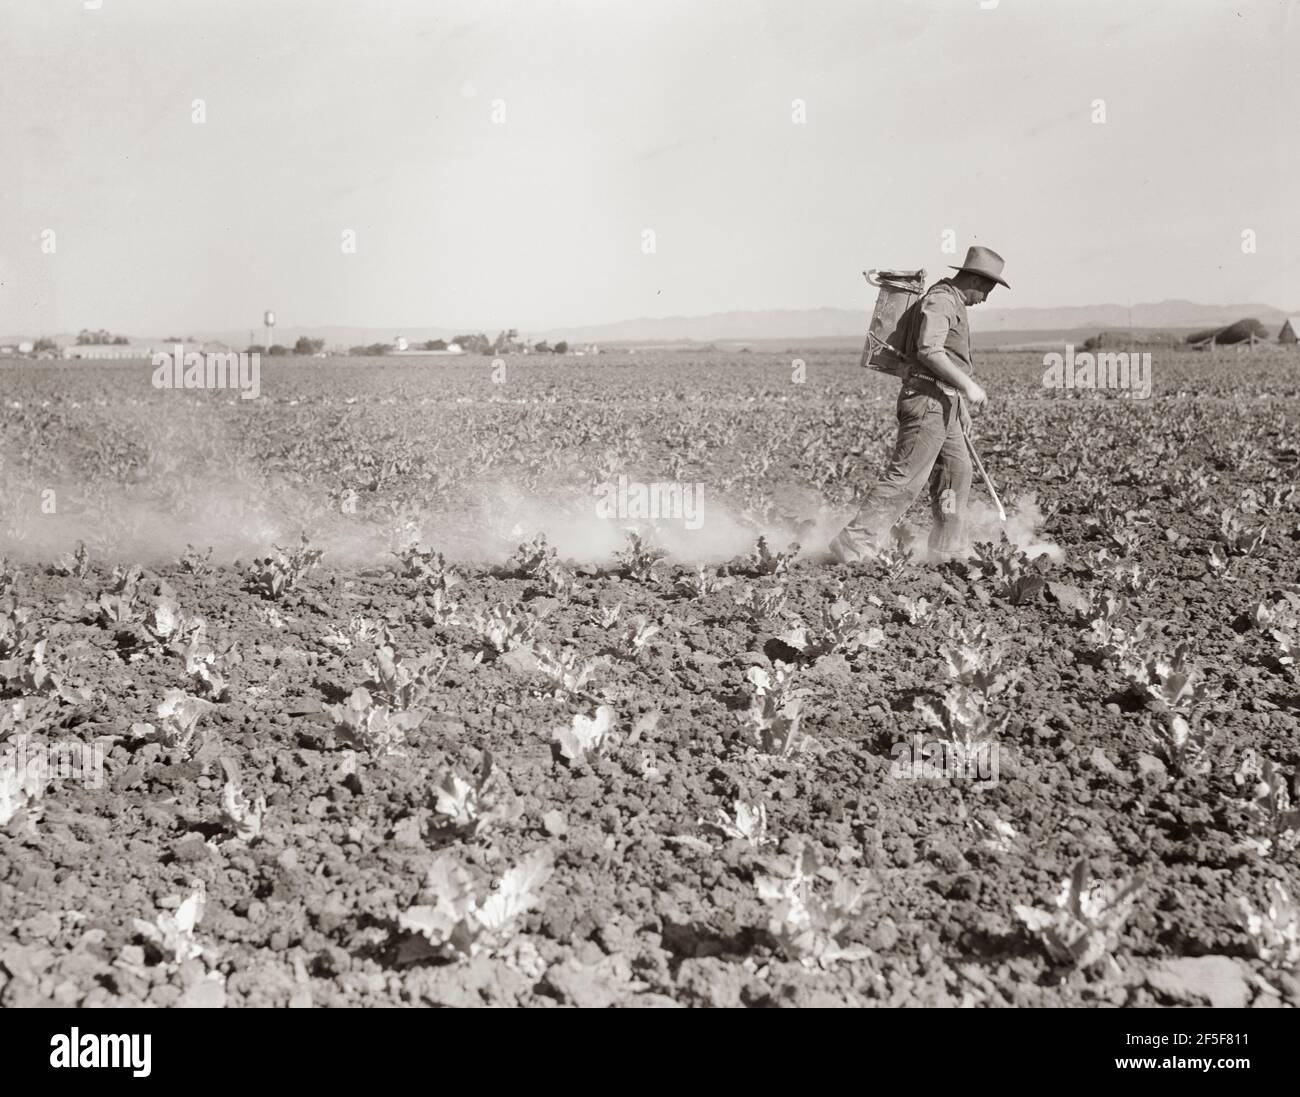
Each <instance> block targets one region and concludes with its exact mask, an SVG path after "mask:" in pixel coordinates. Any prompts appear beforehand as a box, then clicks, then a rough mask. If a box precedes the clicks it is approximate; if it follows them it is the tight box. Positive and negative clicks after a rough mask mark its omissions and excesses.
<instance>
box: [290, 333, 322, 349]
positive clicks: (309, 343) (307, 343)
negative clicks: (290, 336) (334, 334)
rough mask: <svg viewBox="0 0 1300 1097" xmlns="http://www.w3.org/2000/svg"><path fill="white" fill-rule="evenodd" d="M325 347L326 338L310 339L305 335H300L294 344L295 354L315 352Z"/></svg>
mask: <svg viewBox="0 0 1300 1097" xmlns="http://www.w3.org/2000/svg"><path fill="white" fill-rule="evenodd" d="M324 349H325V340H324V339H308V338H307V336H305V335H300V336H298V341H297V342H296V343H294V345H293V352H294V354H315V353H316V352H317V351H318V350H324Z"/></svg>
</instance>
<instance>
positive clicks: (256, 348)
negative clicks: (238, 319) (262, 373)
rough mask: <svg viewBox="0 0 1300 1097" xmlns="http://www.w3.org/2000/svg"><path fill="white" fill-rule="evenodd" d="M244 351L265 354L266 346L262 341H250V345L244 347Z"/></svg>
mask: <svg viewBox="0 0 1300 1097" xmlns="http://www.w3.org/2000/svg"><path fill="white" fill-rule="evenodd" d="M244 353H245V354H265V353H266V348H265V347H264V346H262V344H261V343H249V344H248V346H246V347H245V348H244Z"/></svg>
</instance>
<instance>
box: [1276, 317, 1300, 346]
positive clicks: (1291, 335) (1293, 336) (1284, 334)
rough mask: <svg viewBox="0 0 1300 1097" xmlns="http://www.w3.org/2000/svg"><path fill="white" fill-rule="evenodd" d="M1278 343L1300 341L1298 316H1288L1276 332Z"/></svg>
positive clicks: (1299, 319) (1299, 318)
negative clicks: (1280, 328)
mask: <svg viewBox="0 0 1300 1097" xmlns="http://www.w3.org/2000/svg"><path fill="white" fill-rule="evenodd" d="M1277 341H1278V342H1279V343H1300V316H1288V317H1287V318H1286V319H1285V320H1284V321H1283V322H1282V330H1281V331H1279V332H1278V333H1277Z"/></svg>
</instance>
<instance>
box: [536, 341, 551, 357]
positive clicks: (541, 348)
mask: <svg viewBox="0 0 1300 1097" xmlns="http://www.w3.org/2000/svg"><path fill="white" fill-rule="evenodd" d="M533 350H535V351H537V353H538V354H550V353H551V344H550V343H548V342H547V341H546V340H545V339H543V340H542V341H541V342H540V343H534V344H533Z"/></svg>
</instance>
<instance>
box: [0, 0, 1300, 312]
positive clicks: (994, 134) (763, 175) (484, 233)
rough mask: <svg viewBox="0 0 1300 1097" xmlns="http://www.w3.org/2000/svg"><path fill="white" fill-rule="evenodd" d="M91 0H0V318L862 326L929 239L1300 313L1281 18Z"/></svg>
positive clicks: (1058, 5) (1088, 283) (1298, 45)
mask: <svg viewBox="0 0 1300 1097" xmlns="http://www.w3.org/2000/svg"><path fill="white" fill-rule="evenodd" d="M85 2H86V0H0V283H2V284H0V332H3V333H5V334H13V333H20V332H21V333H31V334H39V333H41V332H54V331H67V330H76V329H78V328H81V327H96V328H97V327H106V328H109V329H110V330H113V331H121V332H127V333H131V334H135V335H155V336H160V335H165V334H171V333H180V332H181V329H185V330H186V331H187V332H188V331H196V330H205V329H220V328H242V327H253V326H255V325H256V324H257V323H258V322H259V320H260V317H261V313H262V310H263V309H265V308H274V309H275V310H276V312H277V314H278V316H279V320H280V323H281V324H282V325H285V326H299V325H325V324H352V325H377V326H388V327H391V328H393V330H398V329H399V328H400V327H402V326H407V327H410V326H414V325H417V324H428V325H449V326H464V327H473V328H475V329H476V330H477V329H480V328H481V329H483V330H488V329H492V330H495V329H497V328H500V327H503V326H509V325H514V326H517V327H519V328H521V329H523V330H524V331H527V330H529V329H533V330H537V329H540V328H551V327H558V326H563V325H565V324H578V323H597V322H601V321H606V320H618V319H625V318H629V317H635V316H662V315H672V314H696V313H705V312H714V311H721V310H728V309H750V308H806V307H815V306H821V305H838V306H844V307H866V303H867V298H866V293H865V287H864V285H863V283H862V279H861V275H860V273H859V272H860V271H861V270H862V269H864V268H866V267H870V266H890V265H895V266H925V267H927V268H928V269H930V270H931V271H938V270H939V269H940V268H941V267H942V265H943V264H944V263H945V262H949V261H955V260H953V259H952V257H951V256H948V255H945V254H943V252H942V251H941V243H942V240H943V235H942V234H943V233H944V231H945V230H948V229H950V230H952V231H953V232H955V234H956V237H957V240H958V247H959V248H960V250H961V251H963V252H964V250H965V247H966V245H967V244H968V243H970V242H971V241H976V242H981V243H986V244H988V245H990V246H992V247H994V248H996V249H997V250H998V251H1000V252H1002V254H1003V255H1004V256H1005V257H1006V260H1007V268H1006V277H1007V279H1008V281H1009V282H1010V283H1011V285H1012V286H1013V287H1014V289H1013V291H1012V292H1006V291H999V294H998V295H996V296H995V297H994V298H993V303H994V304H995V305H997V306H999V307H1015V306H1036V305H1058V304H1091V303H1101V302H1119V303H1132V302H1134V301H1153V300H1162V299H1165V298H1172V297H1185V298H1189V299H1192V300H1197V301H1203V302H1213V303H1229V302H1233V303H1235V302H1263V303H1268V304H1274V305H1278V306H1280V307H1284V308H1297V309H1300V201H1298V199H1300V6H1298V5H1297V3H1296V2H1295V0H1238V2H1236V3H1225V2H1224V0H1164V2H1159V0H1151V2H1141V0H1137V2H1135V0H998V3H997V5H996V7H995V8H993V9H991V10H983V9H981V7H980V0H928V2H925V0H923V2H917V0H907V2H906V3H904V2H903V0H887V2H886V0H876V2H873V0H845V2H842V3H839V2H837V3H817V2H813V0H782V2H780V3H766V2H757V0H756V2H744V0H725V2H718V3H702V2H699V0H695V2H684V3H677V2H674V0H652V2H648V3H647V2H645V0H635V2H634V0H600V2H599V3H597V2H594V0H591V2H577V0H566V2H552V3H547V2H538V0H528V2H524V0H511V2H491V0H472V2H466V3H459V2H456V3H450V2H444V0H220V2H215V0H101V6H100V7H99V9H98V10H86V9H85V7H84V3H85ZM89 2H90V3H92V4H93V3H94V2H95V0H89ZM984 2H985V3H989V2H991V0H984ZM196 99H202V100H203V101H204V104H203V109H204V110H205V111H206V121H205V122H203V123H202V124H196V123H195V122H194V121H193V113H194V109H195V108H194V106H193V101H194V100H196ZM796 99H800V100H803V101H804V102H805V103H806V122H805V123H804V124H802V125H801V124H796V123H795V121H794V120H793V118H792V114H793V107H792V101H793V100H796ZM1096 99H1103V100H1104V101H1105V112H1106V121H1105V123H1104V124H1095V123H1094V122H1093V121H1092V115H1093V111H1094V108H1093V101H1094V100H1096ZM497 100H501V101H504V111H505V116H504V122H503V123H499V122H497V121H494V118H493V112H494V101H497ZM498 114H499V110H498ZM346 229H351V230H354V231H355V233H356V251H355V254H345V253H344V251H343V247H342V242H343V237H342V234H343V232H344V230H346ZM645 229H651V230H653V231H654V233H655V249H656V250H655V252H654V253H653V254H646V253H645V252H644V251H643V236H642V233H643V230H645ZM1247 229H1250V230H1253V231H1254V232H1255V234H1256V237H1257V250H1256V252H1255V253H1254V254H1246V253H1243V250H1242V232H1243V230H1247ZM45 230H53V232H54V234H55V235H54V238H53V239H54V247H55V248H56V250H55V251H54V253H53V254H48V253H47V252H45V251H43V250H42V245H43V242H44V241H48V240H49V237H48V236H43V235H42V234H43V233H44V232H45Z"/></svg>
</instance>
